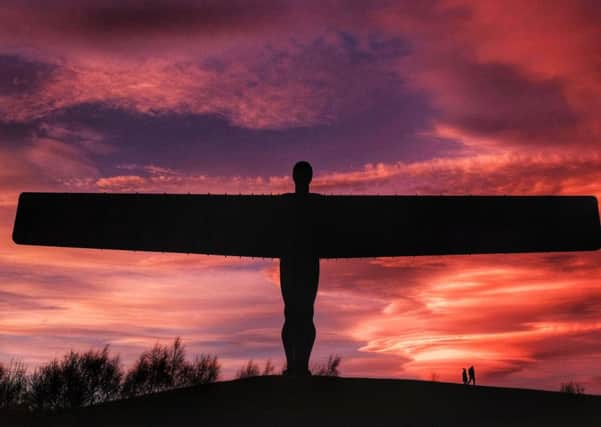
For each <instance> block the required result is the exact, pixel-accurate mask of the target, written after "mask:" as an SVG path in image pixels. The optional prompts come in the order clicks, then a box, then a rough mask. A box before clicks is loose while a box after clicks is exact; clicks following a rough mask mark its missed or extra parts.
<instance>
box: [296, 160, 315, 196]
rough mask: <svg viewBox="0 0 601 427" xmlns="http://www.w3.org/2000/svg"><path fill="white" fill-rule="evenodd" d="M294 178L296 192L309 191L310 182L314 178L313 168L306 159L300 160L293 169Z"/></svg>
mask: <svg viewBox="0 0 601 427" xmlns="http://www.w3.org/2000/svg"><path fill="white" fill-rule="evenodd" d="M292 178H293V179H294V186H295V191H296V193H297V194H298V193H300V194H306V193H308V192H309V183H310V182H311V179H312V178H313V168H312V167H311V165H310V164H309V162H306V161H304V160H303V161H300V162H298V163H296V164H295V165H294V169H292Z"/></svg>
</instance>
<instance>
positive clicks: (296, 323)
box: [280, 161, 319, 376]
mask: <svg viewBox="0 0 601 427" xmlns="http://www.w3.org/2000/svg"><path fill="white" fill-rule="evenodd" d="M292 176H293V178H294V184H295V193H294V194H293V195H290V194H289V195H287V196H290V197H291V198H292V199H293V200H292V203H291V204H290V205H289V206H290V210H291V212H290V213H289V215H288V219H289V221H290V223H289V224H288V227H287V232H288V236H286V237H287V239H286V241H287V244H286V248H285V250H284V253H283V254H282V256H281V257H280V285H281V289H282V297H283V299H284V326H283V328H282V342H283V344H284V351H285V353H286V365H287V368H286V370H285V371H284V374H285V375H294V376H307V375H311V373H310V371H309V358H310V356H311V350H312V349H313V343H314V342H315V325H314V324H313V304H314V303H315V297H316V296H317V285H318V283H319V256H318V255H317V252H316V248H315V241H314V235H313V233H314V225H313V215H312V212H311V206H310V205H309V203H308V201H309V200H310V199H311V198H314V197H318V196H317V195H314V194H311V193H309V184H310V182H311V178H312V177H313V170H312V169H311V165H310V164H309V163H307V162H304V161H302V162H298V163H297V164H296V165H294V169H293V172H292Z"/></svg>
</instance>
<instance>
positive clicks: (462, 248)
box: [317, 196, 601, 258]
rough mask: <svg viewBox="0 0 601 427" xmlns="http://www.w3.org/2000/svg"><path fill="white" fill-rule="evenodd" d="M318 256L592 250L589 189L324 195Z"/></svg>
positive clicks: (595, 212) (599, 232) (593, 214)
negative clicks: (579, 192)
mask: <svg viewBox="0 0 601 427" xmlns="http://www.w3.org/2000/svg"><path fill="white" fill-rule="evenodd" d="M319 203H321V206H320V208H319V209H318V211H319V212H320V215H319V216H318V218H319V219H317V221H318V224H317V228H318V230H319V232H318V233H317V235H318V236H319V237H318V238H319V243H318V247H319V255H320V257H322V258H354V257H389V256H416V255H453V254H486V253H513V252H554V251H584V250H596V249H599V248H600V247H601V228H600V226H599V209H598V206H597V199H596V198H595V197H592V196H324V197H323V198H322V200H320V201H319Z"/></svg>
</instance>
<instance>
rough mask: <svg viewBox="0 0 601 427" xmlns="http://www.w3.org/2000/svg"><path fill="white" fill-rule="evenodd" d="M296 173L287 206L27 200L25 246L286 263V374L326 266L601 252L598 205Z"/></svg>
mask: <svg viewBox="0 0 601 427" xmlns="http://www.w3.org/2000/svg"><path fill="white" fill-rule="evenodd" d="M312 175H313V171H312V168H311V166H310V165H309V163H307V162H304V161H303V162H299V163H297V164H296V165H295V167H294V170H293V177H294V182H295V187H296V191H295V193H292V194H283V195H280V196H273V195H271V196H261V195H257V196H255V195H239V196H230V195H174V194H171V195H168V194H93V193H88V194H78V193H72V194H70V193H62V194H53V193H23V194H22V195H21V197H20V198H19V206H18V209H17V217H16V220H15V226H14V232H13V239H14V241H15V242H16V243H19V244H30V245H45V246H63V247H79V248H97V249H127V250H141V251H161V252H182V253H199V254H209V255H226V256H227V255H231V256H245V257H263V258H279V259H280V281H281V287H282V294H283V298H284V302H285V306H286V307H285V317H286V321H285V324H284V327H283V330H282V340H283V342H284V348H285V351H286V359H287V366H288V369H287V371H286V373H289V374H293V375H306V374H308V373H309V356H310V353H311V349H312V347H313V343H314V340H315V327H314V325H313V304H314V301H315V297H316V293H317V285H318V280H319V259H321V258H362V257H392V256H416V255H460V254H483V253H521V252H559V251H585V250H597V249H599V248H600V247H601V228H600V227H599V211H598V206H597V200H596V198H595V197H594V196H323V195H319V194H315V193H311V192H310V191H309V184H310V182H311V179H312Z"/></svg>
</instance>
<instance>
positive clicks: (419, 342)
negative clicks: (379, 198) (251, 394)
mask: <svg viewBox="0 0 601 427" xmlns="http://www.w3.org/2000/svg"><path fill="white" fill-rule="evenodd" d="M599 22H601V2H597V1H574V0H569V1H568V0H566V1H545V2H541V1H522V0H516V1H490V2H489V1H483V0H473V1H468V0H448V1H447V0H440V1H437V0H431V1H420V2H414V1H407V2H401V1H373V2H368V1H359V0H357V1H353V0H349V1H335V0H318V1H308V0H288V1H281V0H262V1H257V0H229V1H219V0H207V1H190V0H177V1H167V0H155V1H138V0H119V1H117V0H107V1H101V0H89V1H86V2H80V1H76V0H55V1H53V2H52V6H50V5H49V4H48V3H47V2H44V1H39V0H22V1H18V0H3V2H2V7H1V8H0V362H2V363H8V362H9V361H10V360H11V359H18V360H22V361H23V362H25V363H26V364H27V366H28V367H29V368H30V369H33V368H35V367H36V366H39V364H41V363H44V362H47V361H49V360H51V359H52V358H54V357H62V355H63V354H64V353H65V352H67V351H68V350H70V349H74V350H88V349H90V348H99V347H101V346H104V345H105V344H110V346H111V349H112V351H113V352H114V353H119V354H120V355H121V358H122V361H123V364H124V366H125V367H128V366H130V364H131V362H132V361H133V360H134V358H135V357H136V356H137V355H139V354H140V353H141V352H142V351H143V350H145V349H148V348H149V347H151V346H152V345H153V344H155V343H156V342H159V343H168V342H171V341H172V340H173V339H174V338H175V337H176V336H180V337H181V338H182V340H183V341H184V344H186V347H187V351H188V354H189V355H190V356H193V355H194V354H195V353H202V352H204V353H207V352H210V353H215V354H217V355H218V357H219V359H220V361H221V362H222V365H223V374H224V376H223V377H224V379H228V378H232V376H233V375H234V373H235V371H236V370H237V369H238V368H239V367H240V366H241V365H242V364H243V363H244V362H245V361H247V360H249V359H253V360H255V361H259V362H260V363H261V364H262V363H264V361H266V360H267V359H271V360H272V362H273V363H274V364H275V365H276V366H277V367H278V368H281V366H282V363H283V361H284V355H283V350H282V347H281V343H280V328H281V324H282V321H283V315H282V309H283V306H282V302H281V297H280V291H279V283H278V263H277V261H272V260H261V259H246V258H242V259H231V258H224V257H209V256H200V255H179V254H160V253H140V252H136V253H134V252H127V251H109V250H105V251H100V250H81V249H58V248H46V247H27V246H17V245H15V244H14V243H13V242H12V240H11V233H12V226H13V221H14V217H15V209H16V204H17V198H18V195H19V193H20V192H23V191H61V192H135V191H137V192H174V193H180V192H183V193H187V192H191V193H206V192H211V193H221V192H227V193H236V194H237V193H254V194H257V193H282V192H287V191H291V190H292V189H293V183H292V181H291V179H290V171H291V168H292V166H293V165H294V163H295V162H296V161H297V160H301V159H304V160H308V161H310V162H311V163H312V165H313V167H314V170H315V178H314V182H313V185H312V190H313V191H315V192H320V193H325V194H412V195H413V194H566V195H580V194H592V195H596V196H597V197H601V48H600V46H601V43H600V40H601V26H600V25H599ZM444 214H445V213H444V212H440V215H444ZM316 324H317V329H318V338H317V342H316V345H315V348H314V353H313V360H314V361H316V362H323V361H325V360H326V359H327V357H328V355H329V354H333V353H337V354H339V355H341V356H342V365H341V371H342V374H343V375H345V376H368V377H389V378H417V379H426V380H429V379H430V378H431V377H432V375H436V376H437V377H438V378H439V379H440V380H441V381H453V382H459V381H460V378H461V368H462V367H468V366H470V365H472V364H473V365H475V367H476V374H477V378H478V382H479V383H482V384H486V385H499V386H513V387H527V388H543V389H549V390H558V389H559V386H560V384H561V383H562V382H566V381H570V380H575V381H578V382H580V383H581V384H582V385H584V386H585V389H586V391H587V392H591V393H596V394H601V251H597V252H592V253H591V252H575V253H570V254H564V253H555V254H548V253H547V254H528V255H477V256H450V257H416V258H385V259H364V260H361V259H358V260H348V261H322V262H321V281H320V292H319V295H318V298H317V303H316Z"/></svg>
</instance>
